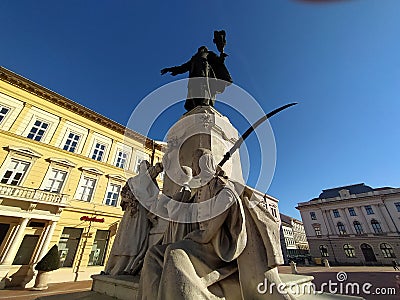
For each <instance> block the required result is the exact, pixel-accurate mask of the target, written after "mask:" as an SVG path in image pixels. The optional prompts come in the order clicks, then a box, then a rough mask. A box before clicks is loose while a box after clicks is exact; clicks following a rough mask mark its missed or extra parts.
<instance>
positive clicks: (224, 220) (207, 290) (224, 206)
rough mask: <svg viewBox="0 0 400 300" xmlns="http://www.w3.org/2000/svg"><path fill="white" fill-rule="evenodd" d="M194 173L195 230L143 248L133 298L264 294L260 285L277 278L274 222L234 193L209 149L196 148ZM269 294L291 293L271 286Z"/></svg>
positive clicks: (249, 298) (277, 296)
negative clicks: (282, 291) (272, 290)
mask: <svg viewBox="0 0 400 300" xmlns="http://www.w3.org/2000/svg"><path fill="white" fill-rule="evenodd" d="M193 174H194V175H195V178H194V179H195V180H200V183H201V184H202V186H201V187H199V188H198V189H197V191H196V193H195V196H194V197H195V198H194V203H195V204H196V205H197V208H196V209H195V210H194V211H193V213H194V216H195V217H196V220H197V221H198V222H197V225H198V229H195V230H194V231H192V232H190V233H189V234H187V235H186V236H185V238H184V239H183V240H180V241H176V242H174V243H170V244H164V245H155V246H153V247H151V248H150V249H149V250H148V252H147V254H146V257H145V260H144V265H143V270H142V273H141V278H140V284H139V296H138V299H146V300H150V299H151V300H153V299H159V300H161V299H162V300H172V299H193V300H195V299H196V300H198V299H204V300H205V299H227V300H229V299H246V300H255V299H266V298H265V297H266V295H264V294H260V293H259V292H258V291H257V287H258V286H259V284H263V283H264V281H265V282H268V283H266V284H267V285H268V284H270V283H274V284H276V286H277V285H278V284H279V283H281V280H280V278H279V275H278V272H277V265H278V264H281V263H283V258H282V253H281V251H280V242H279V239H280V237H279V222H278V221H277V220H275V219H274V218H273V217H272V216H271V215H270V214H269V212H268V211H267V210H266V209H265V208H264V207H263V206H258V205H254V204H251V203H250V200H249V199H248V197H249V196H250V195H241V196H239V195H238V194H237V192H236V190H238V188H237V187H235V183H233V182H231V181H229V180H228V179H227V178H226V176H224V175H223V173H222V172H216V166H215V162H214V159H213V156H212V154H211V153H210V152H209V151H208V150H205V149H198V150H197V151H196V153H195V155H194V159H193ZM265 288H266V291H268V290H269V287H268V286H266V287H265ZM273 299H293V298H292V297H291V295H281V294H279V293H278V291H277V290H276V289H275V290H274V295H273Z"/></svg>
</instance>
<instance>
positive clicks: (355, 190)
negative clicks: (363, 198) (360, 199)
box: [318, 183, 374, 199]
mask: <svg viewBox="0 0 400 300" xmlns="http://www.w3.org/2000/svg"><path fill="white" fill-rule="evenodd" d="M341 190H349V191H350V195H352V194H354V195H355V194H362V193H368V192H372V191H373V190H374V189H373V188H371V187H370V186H368V185H365V183H358V184H353V185H346V186H340V187H336V188H333V189H327V190H322V193H321V194H320V195H319V197H318V198H320V199H327V198H335V197H339V196H340V194H339V191H341Z"/></svg>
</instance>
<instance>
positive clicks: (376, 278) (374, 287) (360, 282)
mask: <svg viewBox="0 0 400 300" xmlns="http://www.w3.org/2000/svg"><path fill="white" fill-rule="evenodd" d="M279 270H280V272H281V273H291V268H290V267H288V266H282V267H279ZM297 270H298V272H299V274H304V275H311V276H314V281H313V283H314V284H315V286H316V290H322V288H323V290H324V291H325V292H332V293H337V294H345V295H352V296H361V297H364V298H365V299H367V300H381V299H382V300H383V299H385V300H400V271H394V270H393V267H388V266H387V267H349V266H346V267H332V268H325V267H298V268H297ZM396 276H398V277H396ZM329 283H331V291H329ZM322 284H325V286H323V285H322ZM346 289H347V292H346ZM357 289H359V293H357ZM363 289H364V291H363Z"/></svg>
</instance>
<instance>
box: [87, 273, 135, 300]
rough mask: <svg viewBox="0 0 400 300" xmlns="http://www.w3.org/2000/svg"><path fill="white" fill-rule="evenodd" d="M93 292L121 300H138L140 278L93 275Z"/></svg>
mask: <svg viewBox="0 0 400 300" xmlns="http://www.w3.org/2000/svg"><path fill="white" fill-rule="evenodd" d="M92 279H93V284H92V291H94V292H97V293H98V294H102V295H107V296H110V297H113V298H116V299H120V300H136V299H137V295H138V291H139V277H138V276H130V275H119V276H111V275H92Z"/></svg>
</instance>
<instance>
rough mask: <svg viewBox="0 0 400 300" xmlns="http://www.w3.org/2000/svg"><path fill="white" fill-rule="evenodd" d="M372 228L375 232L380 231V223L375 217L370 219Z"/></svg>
mask: <svg viewBox="0 0 400 300" xmlns="http://www.w3.org/2000/svg"><path fill="white" fill-rule="evenodd" d="M371 225H372V228H373V229H374V231H375V233H382V227H381V224H379V222H378V221H377V220H375V219H373V220H371Z"/></svg>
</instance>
